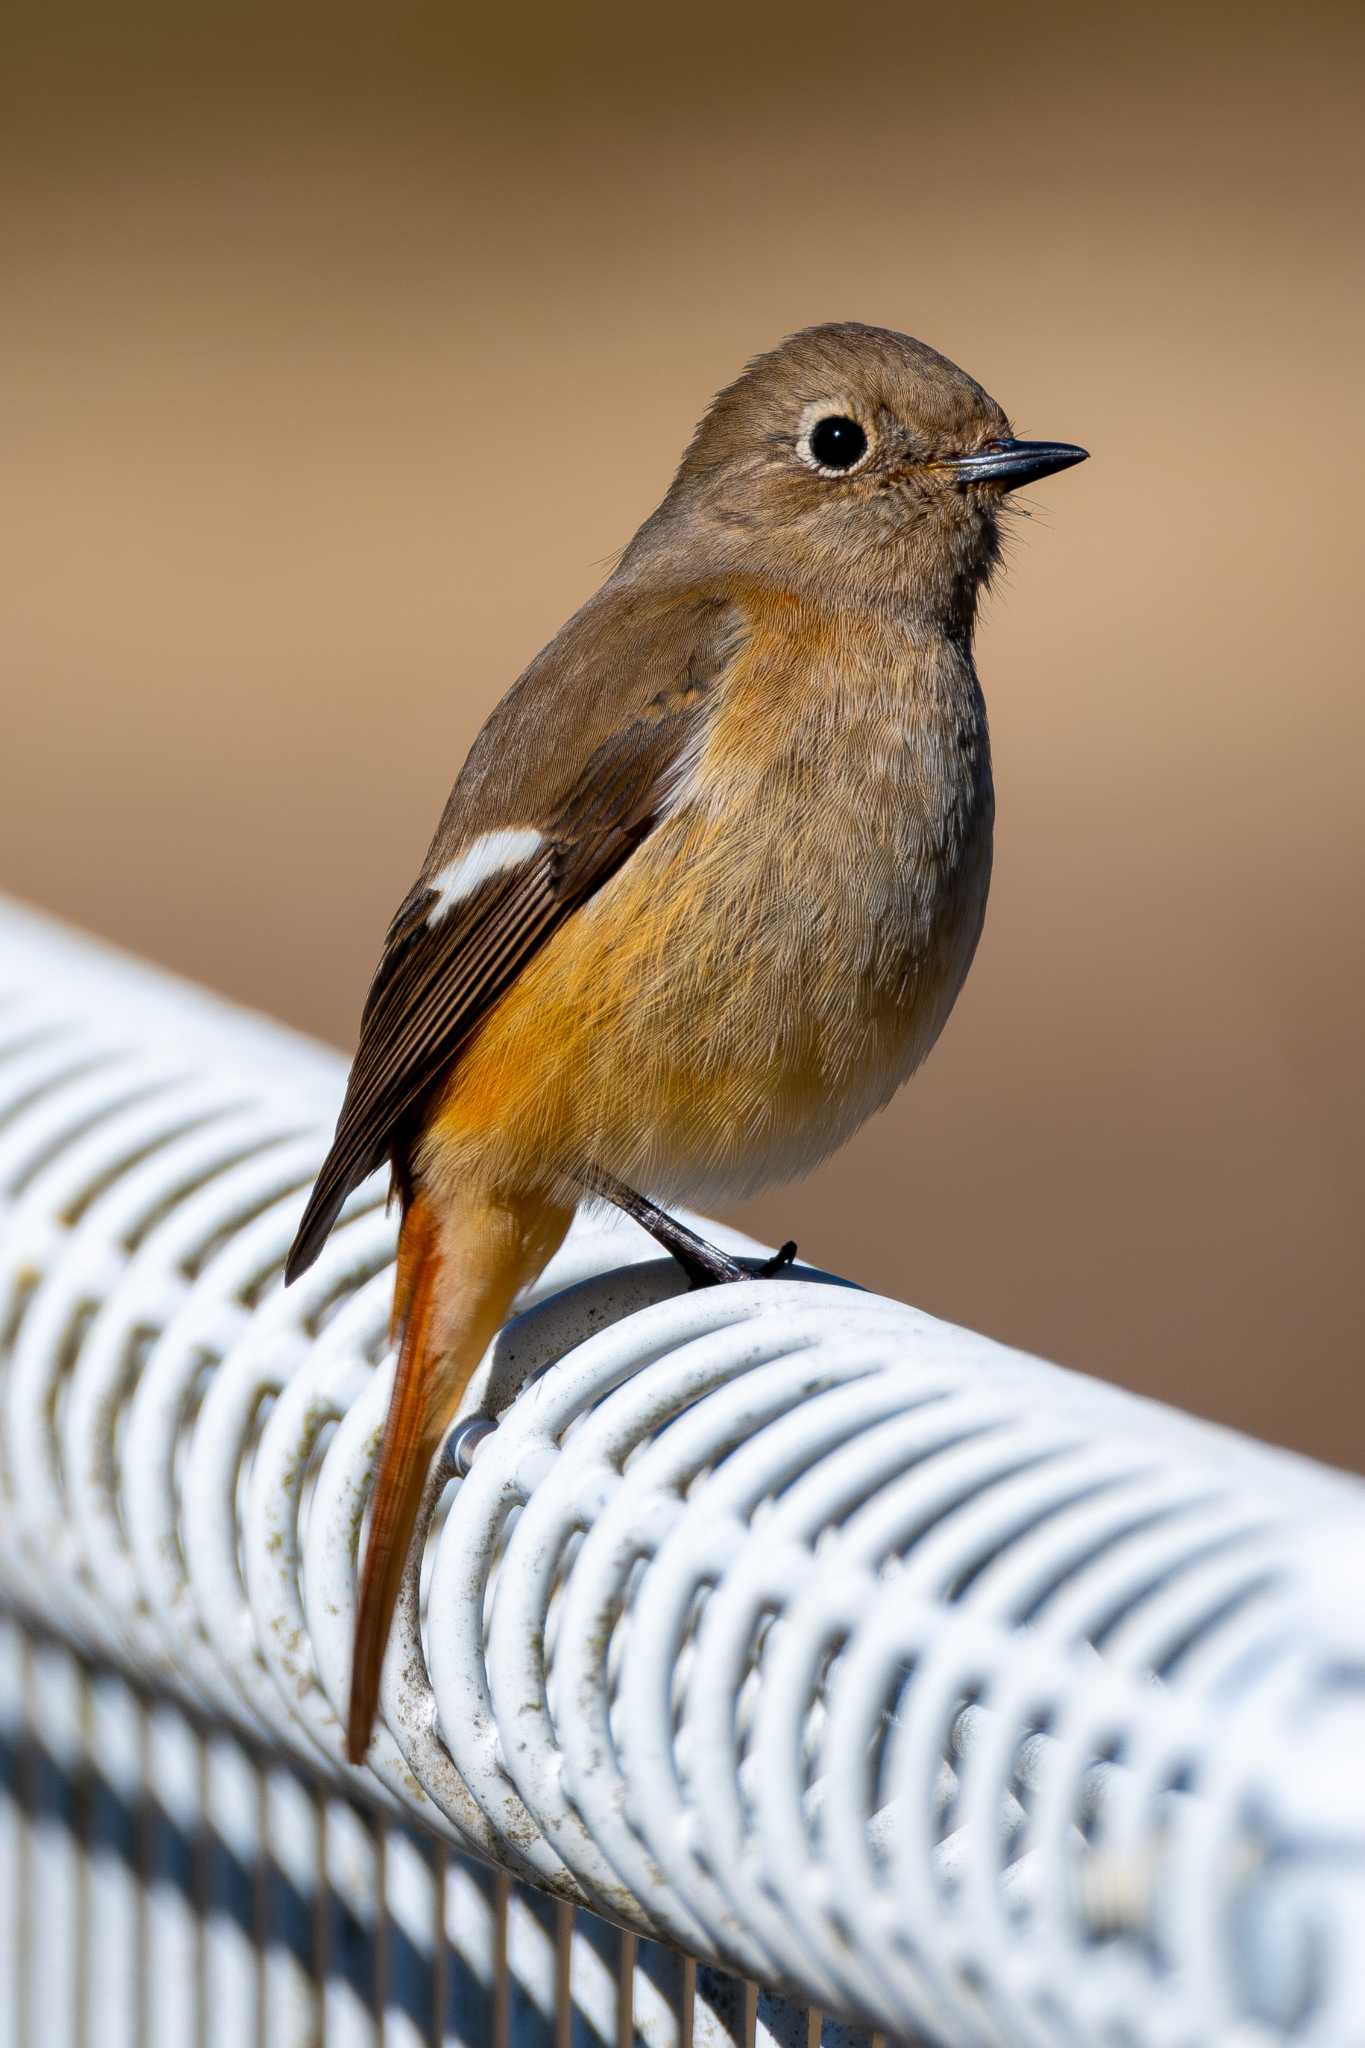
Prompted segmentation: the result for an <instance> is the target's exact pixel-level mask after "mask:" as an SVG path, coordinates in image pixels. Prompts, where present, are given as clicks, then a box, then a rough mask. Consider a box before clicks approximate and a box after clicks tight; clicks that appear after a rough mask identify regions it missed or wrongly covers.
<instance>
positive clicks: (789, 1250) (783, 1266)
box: [753, 1237, 796, 1280]
mask: <svg viewBox="0 0 1365 2048" xmlns="http://www.w3.org/2000/svg"><path fill="white" fill-rule="evenodd" d="M795 1257H796V1240H795V1238H792V1237H789V1238H788V1239H787V1242H786V1243H785V1244H784V1245H783V1247H782V1249H781V1251H776V1252H774V1253H773V1255H772V1257H771V1258H770V1259H765V1260H764V1261H763V1264H762V1265H761V1266H760V1267H759V1269H758V1271H757V1272H756V1273H755V1274H754V1276H753V1277H754V1279H755V1280H775V1279H776V1278H777V1275H778V1274H779V1273H785V1272H786V1270H787V1268H788V1266H790V1264H791V1263H792V1260H793V1259H794V1258H795Z"/></svg>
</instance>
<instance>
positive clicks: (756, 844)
mask: <svg viewBox="0 0 1365 2048" xmlns="http://www.w3.org/2000/svg"><path fill="white" fill-rule="evenodd" d="M1081 459H1082V451H1081V450H1079V449H1074V448H1069V447H1065V446H1062V445H1059V444H1051V443H1027V442H1016V441H1014V440H1013V438H1012V436H1011V432H1010V427H1009V424H1008V421H1007V420H1006V419H1005V416H1004V414H1003V413H1002V412H1001V411H1000V408H999V407H998V406H997V405H996V404H995V402H994V401H993V400H992V399H990V398H989V397H987V395H986V393H985V392H984V391H982V389H981V388H980V386H979V385H977V384H976V383H974V382H973V380H972V379H971V378H970V377H968V376H966V375H965V374H964V373H963V372H962V371H961V370H959V369H957V368H956V366H955V365H953V364H952V363H950V362H948V361H947V360H946V359H945V358H944V357H942V356H940V355H937V354H936V353H935V352H934V351H933V350H932V349H928V348H926V347H925V346H924V345H923V344H922V343H920V342H915V341H911V340H909V339H908V338H907V337H905V336H903V335H897V334H891V333H889V332H887V331H885V330H883V329H879V328H868V327H861V326H857V325H853V324H846V325H840V326H833V327H823V328H814V329H811V330H809V331H807V332H806V333H804V334H799V335H796V336H793V337H792V338H791V339H790V340H789V341H787V342H786V343H784V344H783V346H782V347H781V348H779V349H777V350H774V351H773V352H772V353H771V354H770V355H767V356H763V357H760V358H759V359H758V361H757V362H755V363H754V364H752V365H751V366H750V368H749V369H748V370H747V371H746V372H745V374H744V375H743V376H742V377H741V378H739V379H738V380H737V382H736V383H735V384H733V385H731V386H730V387H729V388H728V389H727V390H726V391H724V392H722V393H721V395H720V396H719V398H718V399H717V400H716V401H715V403H714V404H713V406H712V407H711V410H710V411H709V412H708V414H707V415H706V418H705V419H704V420H703V421H702V424H701V426H700V427H699V428H698V430H697V433H696V436H695V437H694V439H693V441H692V443H691V445H690V446H689V448H688V450H687V452H686V453H685V455H684V457H683V460H682V463H681V465H680V467H679V470H678V474H677V476H676V477H675V479H674V482H673V484H672V487H671V488H670V490H669V492H668V495H667V496H666V498H665V499H664V501H663V503H662V505H661V506H660V507H659V509H658V511H657V512H655V513H654V515H653V517H652V518H650V519H649V520H648V521H647V522H646V524H645V525H644V526H643V527H642V528H641V529H640V532H639V533H638V534H637V535H636V537H635V539H634V540H633V541H632V542H631V544H630V546H629V547H628V548H627V549H626V551H625V554H624V555H623V556H622V558H621V562H620V564H619V566H618V567H617V569H616V571H615V572H614V574H613V575H612V576H611V577H610V578H609V579H608V581H607V582H606V584H605V585H604V586H603V588H602V589H601V590H600V591H599V592H598V593H597V595H596V596H595V597H593V598H592V599H590V600H589V602H588V603H587V604H586V605H585V606H584V607H583V609H582V610H581V611H580V612H579V613H578V614H577V615H576V616H575V617H574V618H573V619H571V620H570V621H569V623H568V624H567V625H566V626H565V627H564V628H563V630H562V631H561V632H560V633H559V635H558V636H557V637H556V638H555V639H554V640H553V641H552V642H551V643H550V645H549V646H548V647H547V648H546V649H545V650H544V651H543V653H541V654H540V655H538V656H537V657H536V659H535V661H533V662H532V663H531V666H530V667H529V668H528V669H527V671H526V673H525V674H524V675H523V676H522V678H521V680H520V681H519V682H518V683H517V684H516V685H515V687H514V688H513V689H512V690H511V691H510V692H509V693H508V695H507V696H506V697H505V698H504V700H503V702H502V703H501V704H500V705H499V706H498V708H497V710H496V711H495V712H494V713H493V715H492V717H491V718H490V719H489V721H488V723H487V725H486V726H485V727H484V729H483V731H482V733H481V734H480V735H479V738H478V739H477V740H476V741H475V744H474V747H473V749H472V750H471V753H470V756H469V759H468V761H467V762H466V764H465V766H464V768H463V770H462V771H461V773H460V776H459V778H458V780H457V782H456V784H455V787H454V790H453V791H452V793H451V797H450V801H449V802H448V804H447V805H446V809H445V813H444V816H443V817H442V819H441V822H440V825H439V827H438V829H437V832H436V836H435V838H434V840H433V841H432V845H431V848H430V850H429V852H428V854H427V857H426V860H425V861H424V863H423V865H422V871H421V874H420V876H419V878H418V881H417V883H416V885H415V886H414V888H413V890H412V891H411V893H410V894H409V896H408V898H407V900H406V901H405V903H404V904H403V906H402V908H401V909H400V911H399V913H398V915H397V917H396V918H395V920H394V922H393V925H392V926H391V928H390V931H389V934H388V939H387V942H386V945H385V949H384V954H383V957H382V959H381V962H380V966H379V970H378V972H377V974H376V976H375V980H374V984H373V986H372V988H371V991H370V995H369V999H368V1002H367V1004H366V1007H365V1013H364V1017H363V1019H362V1024H361V1032H360V1044H359V1048H358V1050H357V1053H356V1057H355V1062H354V1065H353V1067H352V1070H351V1078H350V1083H349V1086H348V1088H347V1093H346V1099H345V1103H344V1106H343V1108H342V1113H341V1118H340V1121H339V1123H338V1126H337V1135H336V1139H335V1142H334V1144H333V1146H332V1150H331V1152H330V1153H329V1155H328V1158H327V1160H326V1162H325V1163H324V1165H323V1168H322V1172H321V1173H320V1175H319V1177H318V1182H317V1186H316V1188H315V1189H314V1191H313V1195H312V1197H311V1199H310V1201H309V1204H308V1207H307V1210H306V1212H305V1214H304V1217H303V1220H302V1222H301V1224H300V1227H299V1233H298V1237H297V1239H296V1242H295V1245H294V1249H293V1251H292V1253H291V1255H290V1261H289V1267H288V1274H287V1277H288V1278H290V1279H292V1278H294V1277H295V1275H296V1274H297V1273H298V1272H300V1271H302V1270H303V1269H304V1268H305V1267H306V1266H307V1265H308V1264H310V1263H311V1261H312V1260H313V1259H314V1258H315V1257H316V1255H317V1252H318V1250H319V1249H320V1247H321V1245H322V1243H323V1241H324V1239H325V1238H326V1235H327V1232H328V1231H329V1230H330V1228H331V1226H332V1224H333V1222H334V1221H335V1219H336V1215H337V1212H338V1210H339V1208H340V1206H341V1203H342V1202H343V1201H344V1199H345V1197H346V1195H347V1194H348V1193H349V1191H350V1190H351V1188H353V1187H354V1186H355V1185H356V1184H357V1183H358V1181H360V1180H361V1179H363V1178H364V1176H365V1175H366V1174H368V1173H369V1172H371V1171H372V1170H373V1169H374V1168H375V1167H377V1166H379V1165H381V1164H383V1163H385V1162H386V1161H387V1162H388V1163H389V1164H390V1165H391V1167H392V1170H393V1174H394V1181H395V1187H396V1189H397V1191H398V1193H399V1195H400V1198H401V1199H402V1202H403V1205H404V1218H403V1228H402V1233H401V1239H400V1256H399V1267H398V1277H397V1282H396V1287H395V1334H396V1335H399V1334H401V1338H402V1343H401V1350H400V1357H399V1364H398V1374H397V1379H396V1382H395V1388H394V1394H393V1398H392V1402H391V1407H390V1414H389V1421H388V1424H387V1426H386V1432H385V1438H384V1443H383V1446H382V1448H381V1453H380V1463H379V1472H378V1476H377V1479H376V1487H375V1506H374V1513H373V1517H372V1526H371V1530H370V1536H369V1541H368V1545H367V1548H366V1556H365V1565H364V1570H363V1574H362V1582H361V1593H360V1608H359V1619H358V1623H357V1636H356V1657H355V1667H354V1673H353V1678H352V1698H351V1712H350V1717H349V1725H348V1730H347V1747H348V1753H349V1754H350V1755H351V1756H352V1757H353V1758H357V1759H358V1758H359V1757H360V1756H361V1755H362V1754H363V1752H364V1750H365V1747H366V1745H367V1743H368V1740H369V1733H370V1727H371V1723H372V1720H373V1715H374V1710H375V1703H376V1699H377V1693H378V1680H379V1665H380V1661H381V1659H382V1653H383V1646H384V1639H385V1637H386V1635H387V1632H388V1627H389V1622H390V1619H391V1616H392V1611H393V1605H394V1601H395V1599H396V1597H397V1590H398V1584H399V1579H400V1577H401V1572H402V1568H403V1562H404V1558H405V1556H406V1552H407V1548H408V1545H409V1543H410V1541H411V1535H412V1529H413V1525H414V1519H415V1515H416V1509H417V1502H418V1499H419V1497H420V1493H421V1488H422V1484H423V1480H424V1478H425V1474H426V1471H427V1469H428V1467H429V1465H430V1462H431V1458H432V1456H433V1455H434V1453H435V1451H436V1449H437V1447H438V1446H439V1444H440V1442H441V1440H442V1437H443V1436H444V1434H445V1432H446V1430H447V1429H448V1428H449V1425H450V1423H451V1421H452V1420H453V1418H454V1415H455V1412H456V1409H457V1407H458V1404H459V1400H460V1398H461V1396H462V1394H463V1392H464V1389H465V1387H466V1386H467V1384H468V1381H469V1377H470V1375H471V1374H472V1372H473V1370H474V1367H475V1366H476V1365H477V1363H478V1360H479V1358H480V1357H481V1356H482V1353H483V1351H484V1349H485V1348H486V1346H487V1344H488V1342H489V1341H490V1339H491V1337H492V1335H493V1334H494V1332H495V1330H496V1328H497V1326H498V1323H499V1322H500V1321H501V1319H502V1318H503V1316H504V1315H505V1314H506V1313H507V1310H508V1308H509V1307H510V1305H511V1303H512V1301H513V1299H514V1298H515V1296H516V1294H517V1293H518V1291H519V1290H520V1289H521V1288H522V1287H523V1286H525V1285H526V1284H527V1282H528V1281H529V1280H531V1279H532V1278H533V1277H534V1275H535V1273H536V1272H537V1271H538V1270H539V1269H540V1268H541V1267H542V1266H543V1265H544V1263H545V1262H546V1261H547V1260H548V1259H549V1257H550V1256H551V1255H552V1254H553V1252H554V1250H555V1248H556V1247H557V1245H558V1244H559V1242H560V1241H561V1239H562V1237H563V1235H564V1232H565V1230H566V1229H567V1228H568V1224H569V1222H570V1221H571V1219H572V1215H573V1211H574V1209H575V1207H576V1206H577V1205H578V1204H579V1203H580V1202H582V1201H583V1200H585V1199H588V1198H591V1197H594V1196H600V1195H603V1194H605V1195H606V1196H608V1197H609V1198H610V1199H613V1200H618V1201H620V1202H621V1203H622V1204H623V1206H626V1207H627V1208H629V1209H630V1210H631V1212H632V1213H635V1214H638V1215H640V1217H641V1220H643V1221H644V1222H645V1223H646V1226H647V1227H649V1228H653V1229H655V1230H656V1234H658V1235H659V1236H660V1238H661V1240H662V1241H663V1242H665V1243H667V1244H668V1245H669V1248H670V1249H672V1250H674V1251H675V1253H676V1254H677V1255H678V1256H679V1257H680V1258H681V1259H682V1260H683V1261H684V1263H685V1264H686V1265H687V1267H688V1270H689V1272H690V1273H691V1274H692V1275H693V1277H694V1278H731V1277H743V1269H741V1268H738V1267H736V1266H735V1264H734V1262H733V1261H730V1260H727V1259H726V1258H725V1257H724V1255H722V1254H719V1253H716V1252H714V1251H713V1250H712V1249H711V1248H709V1247H706V1246H701V1247H700V1248H697V1247H695V1246H690V1245H689V1244H687V1243H685V1242H682V1241H680V1240H679V1238H678V1236H677V1233H676V1230H675V1229H671V1228H670V1225H669V1219H668V1218H667V1216H665V1215H663V1214H661V1212H659V1211H658V1210H656V1209H654V1208H652V1207H651V1206H650V1205H649V1204H648V1203H645V1202H642V1201H641V1200H640V1199H639V1198H638V1195H637V1193H636V1191H637V1190H638V1191H643V1192H645V1193H647V1194H648V1195H650V1196H652V1197H656V1198H659V1199H668V1200H677V1199H680V1198H683V1197H687V1198H689V1199H693V1200H697V1199H700V1200H715V1199H718V1198H722V1197H725V1196H733V1195H736V1194H740V1193H748V1192H751V1191H752V1190H753V1189H754V1188H755V1187H757V1186H759V1185H760V1184H762V1183H764V1182H766V1181H771V1180H773V1179H776V1178H781V1177H785V1176H788V1175H791V1174H795V1173H798V1172H801V1171H803V1170H805V1169H806V1168H808V1167H809V1166H811V1165H812V1164H814V1162H815V1161H816V1160H818V1159H819V1158H821V1157H822V1156H823V1155H824V1154H825V1153H827V1152H828V1151H829V1150H831V1149H832V1148H833V1147H834V1146H836V1145H838V1144H840V1143H841V1142H842V1141H843V1140H844V1139H845V1138H846V1137H848V1136H849V1135H850V1134H851V1132H852V1131H854V1130H855V1129H856V1128H857V1126H858V1125H859V1124H860V1123H861V1122H862V1121H863V1120H864V1118H865V1117H866V1116H868V1115H869V1114H870V1113H871V1112H872V1111H873V1110H874V1109H876V1108H877V1107H879V1106H880V1105H881V1104H882V1103H884V1102H885V1101H886V1100H887V1099H888V1097H889V1096H890V1095H891V1094H892V1093H893V1091H894V1090H895V1089H896V1088H897V1087H898V1086H899V1085H900V1083H901V1082H902V1081H903V1080H905V1078H906V1077H907V1076H908V1075H909V1074H910V1073H911V1072H913V1070H914V1068H915V1067H916V1066H917V1065H918V1064H919V1062H920V1061H921V1060H922V1059H923V1057H924V1055H925V1054H926V1053H927V1052H928V1050H929V1048H930V1047H931V1046H932V1044H933V1043H934V1040H935V1039H936V1038H937V1036H938V1033H939V1031H940V1030H941V1029H942V1026H943V1024H944V1022H945V1020H946V1018H947V1015H948V1012H949V1011H950V1009H951V1008H952V1004H953V1001H954V999H955V998H956V995H957V992H958V990H959V988H960V987H961V985H962V981H963V978H964V976H965V975H966V972H967V969H968V967H969V965H970V963H971V958H972V954H973V952H974V950H975V946H976V942H977V938H978V936H979V934H980V930H981V922H982V918H983V915H984V912H985V903H986V890H987V885H988V881H989V875H990V859H991V820H992V813H993V795H992V787H991V772H990V750H989V743H988V738H987V730H986V714H985V707H984V704H983V702H982V698H981V692H980V688H979V686H978V683H977V679H976V673H975V669H974V667H973V662H972V628H973V623H974V619H975V612H976V603H977V598H978V594H979V592H980V590H981V587H982V585H983V584H984V582H985V581H986V579H987V577H988V576H989V574H990V571H991V569H992V567H993V566H994V564H995V561H996V559H997V556H998V552H999V514H1000V501H1001V497H1002V494H1003V492H1004V491H1005V490H1008V489H1009V488H1011V487H1013V486H1014V485H1016V484H1018V483H1021V482H1027V481H1031V480H1033V479H1035V478H1036V477H1038V476H1041V475H1046V474H1048V473H1050V472H1051V471H1052V470H1055V469H1059V468H1062V467H1065V466H1067V465H1068V464H1069V463H1071V462H1075V461H1079V460H1081Z"/></svg>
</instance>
